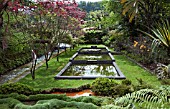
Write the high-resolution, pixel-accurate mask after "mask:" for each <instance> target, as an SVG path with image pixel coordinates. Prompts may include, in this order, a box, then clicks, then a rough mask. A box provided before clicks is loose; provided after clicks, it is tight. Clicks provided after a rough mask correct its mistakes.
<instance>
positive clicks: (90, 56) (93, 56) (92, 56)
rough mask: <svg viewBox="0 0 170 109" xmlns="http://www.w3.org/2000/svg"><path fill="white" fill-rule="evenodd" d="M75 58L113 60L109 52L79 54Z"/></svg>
mask: <svg viewBox="0 0 170 109" xmlns="http://www.w3.org/2000/svg"><path fill="white" fill-rule="evenodd" d="M74 60H111V58H110V56H109V55H108V54H102V55H101V54H79V55H78V56H77V57H75V58H74Z"/></svg>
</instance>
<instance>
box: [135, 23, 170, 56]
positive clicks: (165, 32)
mask: <svg viewBox="0 0 170 109" xmlns="http://www.w3.org/2000/svg"><path fill="white" fill-rule="evenodd" d="M150 30H151V31H152V33H153V35H152V34H150V33H147V32H145V31H142V30H138V31H140V32H142V33H144V34H146V35H148V36H149V37H151V38H152V39H153V42H152V52H154V51H155V49H156V48H157V47H158V46H160V45H162V46H164V47H165V48H166V49H167V55H168V56H169V57H170V25H169V21H168V20H165V21H163V20H162V21H161V22H158V23H156V24H155V26H154V27H152V29H150Z"/></svg>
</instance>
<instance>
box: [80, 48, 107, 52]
mask: <svg viewBox="0 0 170 109" xmlns="http://www.w3.org/2000/svg"><path fill="white" fill-rule="evenodd" d="M106 51H107V50H106V49H85V48H84V49H82V50H81V51H80V52H106Z"/></svg>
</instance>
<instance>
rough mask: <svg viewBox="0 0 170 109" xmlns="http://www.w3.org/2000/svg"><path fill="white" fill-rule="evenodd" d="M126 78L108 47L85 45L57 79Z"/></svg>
mask: <svg viewBox="0 0 170 109" xmlns="http://www.w3.org/2000/svg"><path fill="white" fill-rule="evenodd" d="M98 77H107V78H114V79H125V78H126V77H125V76H124V75H123V73H122V72H121V70H120V69H119V67H118V66H117V64H116V61H115V59H114V57H113V56H112V54H111V53H110V51H109V50H108V48H107V47H106V48H105V47H96V46H95V47H94V46H92V47H89V48H88V47H85V48H81V49H80V50H78V51H77V53H75V54H74V55H73V56H72V58H71V59H70V61H69V62H68V64H67V65H66V66H65V67H64V68H63V69H62V70H61V71H60V72H59V73H58V74H57V75H56V76H55V79H95V78H98Z"/></svg>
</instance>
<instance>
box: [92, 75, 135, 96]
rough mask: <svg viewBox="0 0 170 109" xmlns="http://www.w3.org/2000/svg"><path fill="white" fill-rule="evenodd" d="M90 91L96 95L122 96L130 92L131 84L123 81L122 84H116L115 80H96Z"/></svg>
mask: <svg viewBox="0 0 170 109" xmlns="http://www.w3.org/2000/svg"><path fill="white" fill-rule="evenodd" d="M92 91H93V92H95V94H97V95H103V96H112V97H117V96H123V95H125V94H127V93H130V92H132V91H131V82H130V81H125V80H124V81H123V84H118V83H117V82H116V81H115V80H112V79H108V78H97V79H96V80H95V81H94V82H93V83H92Z"/></svg>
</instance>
